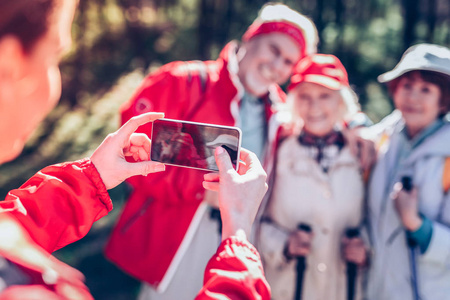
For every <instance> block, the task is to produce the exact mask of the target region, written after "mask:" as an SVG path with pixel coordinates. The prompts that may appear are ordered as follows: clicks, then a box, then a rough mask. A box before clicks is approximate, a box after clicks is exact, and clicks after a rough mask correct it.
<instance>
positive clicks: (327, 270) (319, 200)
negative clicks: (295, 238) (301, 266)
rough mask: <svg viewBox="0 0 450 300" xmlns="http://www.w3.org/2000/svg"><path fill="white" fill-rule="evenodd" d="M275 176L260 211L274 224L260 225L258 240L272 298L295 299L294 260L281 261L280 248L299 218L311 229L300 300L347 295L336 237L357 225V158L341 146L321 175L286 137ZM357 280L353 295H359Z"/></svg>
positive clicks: (360, 187)
mask: <svg viewBox="0 0 450 300" xmlns="http://www.w3.org/2000/svg"><path fill="white" fill-rule="evenodd" d="M275 175H276V177H275V182H274V186H273V191H272V194H271V198H270V200H269V203H268V205H267V208H266V211H265V215H266V216H269V217H270V218H271V219H272V220H273V221H274V223H276V225H275V224H270V223H262V224H261V227H260V231H259V235H258V241H257V245H258V246H259V251H260V253H261V255H262V258H263V262H264V264H265V266H264V269H265V272H266V277H267V280H268V282H269V284H270V286H271V288H272V297H273V299H275V300H285V299H293V298H294V293H295V285H296V269H295V268H296V261H295V260H291V261H286V259H285V257H284V255H283V248H284V246H285V244H286V242H287V238H288V235H289V233H290V232H291V231H293V230H295V229H296V227H297V224H299V223H301V222H303V223H308V224H309V225H310V226H311V227H312V230H313V232H314V237H313V242H312V249H311V250H312V251H311V254H310V255H309V256H308V257H307V265H308V267H307V269H306V271H305V276H304V283H303V298H302V299H303V300H312V299H315V300H330V299H335V300H341V299H342V300H344V299H346V264H345V262H344V261H343V259H342V253H341V238H342V237H343V235H344V234H345V230H346V229H347V228H349V227H357V226H359V225H360V223H361V220H362V212H363V197H364V196H363V192H364V188H363V181H362V177H361V174H360V170H359V165H358V162H357V160H356V158H355V157H353V156H352V155H351V153H350V150H349V149H348V148H347V147H344V148H343V149H342V150H341V152H340V154H339V156H338V158H337V159H336V161H335V163H334V165H333V166H332V167H331V168H330V170H329V172H328V174H326V173H324V172H323V171H322V169H321V168H320V166H319V165H318V164H317V163H316V161H314V160H312V159H310V158H309V157H308V155H307V152H306V149H305V147H303V146H301V145H300V144H299V143H298V141H297V138H296V137H291V138H289V139H287V140H286V141H285V142H283V143H282V144H281V146H280V149H279V152H278V161H277V166H276V174H275ZM359 277H361V276H359ZM358 281H359V283H358V285H357V297H356V298H355V299H360V295H361V285H360V281H361V280H360V278H359V279H358Z"/></svg>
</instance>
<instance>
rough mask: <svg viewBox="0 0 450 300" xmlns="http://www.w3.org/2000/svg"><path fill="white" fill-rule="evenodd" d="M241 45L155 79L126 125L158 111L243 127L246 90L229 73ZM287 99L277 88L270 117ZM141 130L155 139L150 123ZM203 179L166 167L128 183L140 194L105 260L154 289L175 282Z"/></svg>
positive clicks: (126, 110) (136, 99)
mask: <svg viewBox="0 0 450 300" xmlns="http://www.w3.org/2000/svg"><path fill="white" fill-rule="evenodd" d="M236 46H237V45H236V44H235V43H234V42H232V43H230V44H228V45H227V46H226V47H225V48H224V50H223V51H222V52H221V55H220V57H219V59H217V60H216V61H207V62H181V61H178V62H173V63H169V64H167V65H164V66H163V67H161V68H160V69H159V70H157V71H156V72H154V73H152V74H150V75H149V76H148V77H146V78H145V80H144V82H143V83H142V85H141V87H140V88H139V89H138V90H137V92H136V93H135V95H134V96H133V97H132V98H131V99H130V101H129V102H127V103H125V104H124V105H123V106H122V108H121V114H122V123H125V122H126V121H127V120H129V119H130V118H131V117H133V116H136V115H139V114H142V113H144V112H148V111H156V112H164V113H165V116H166V117H167V118H171V119H181V120H187V121H198V122H204V123H213V124H220V125H231V126H233V125H236V121H237V120H238V118H239V101H240V99H241V97H242V95H243V93H244V90H243V87H242V85H241V84H240V83H239V80H238V77H237V75H236V74H235V73H233V72H230V71H229V69H230V68H231V69H232V68H237V59H236V56H235V50H236ZM284 97H285V95H284V93H283V92H282V90H281V89H280V88H279V87H278V86H274V87H273V89H271V92H270V94H268V96H267V97H265V103H266V108H267V109H266V115H267V119H268V120H269V118H270V117H271V116H272V114H273V112H274V111H273V110H274V106H273V105H272V103H273V102H274V101H275V102H277V101H284ZM139 131H140V132H144V133H146V134H147V135H149V136H151V124H149V125H144V126H142V127H141V128H140V129H139ZM269 131H270V129H269ZM272 139H273V138H272ZM270 140H271V137H270V136H269V141H270ZM271 144H274V143H271ZM269 148H271V149H272V147H269ZM272 150H273V149H272ZM271 157H272V155H271ZM204 174H205V172H203V171H199V170H191V169H185V168H177V167H171V166H167V168H166V171H165V172H164V174H154V175H151V176H147V177H143V176H137V177H133V178H131V179H130V180H128V182H129V183H130V184H131V185H132V187H133V191H132V194H131V195H130V197H129V199H128V202H127V204H126V206H125V208H124V211H123V213H122V215H121V217H120V219H119V221H118V223H117V225H116V227H115V228H114V230H113V233H112V236H111V239H110V241H109V243H108V245H107V247H106V256H107V257H108V258H109V259H111V260H112V261H113V262H114V263H116V264H117V265H118V266H119V267H121V268H122V269H123V270H125V271H126V272H128V273H129V274H131V275H133V276H134V277H136V278H138V279H140V280H144V281H146V282H148V283H150V284H152V285H153V286H155V287H157V286H158V285H159V284H160V283H161V281H162V280H163V279H164V280H165V281H166V280H170V274H168V273H170V272H167V271H168V269H169V266H171V264H172V263H173V258H174V257H175V255H176V254H177V256H180V255H183V253H179V252H178V250H179V246H180V244H181V243H182V242H183V243H184V244H186V243H187V244H188V243H189V242H190V239H191V238H192V235H189V234H188V235H186V232H187V231H188V229H189V227H190V226H191V225H192V224H196V222H194V221H193V218H194V215H195V218H197V217H198V215H199V214H197V215H196V212H197V209H198V208H199V204H200V203H201V201H202V200H203V195H204V188H203V187H202V181H203V175H204ZM189 232H195V230H194V231H193V230H190V231H189ZM180 249H182V248H180ZM180 251H182V250H180ZM174 268H175V269H176V266H175V267H174V266H172V267H171V269H172V270H173V269H174ZM168 277H169V279H168ZM166 282H167V281H166Z"/></svg>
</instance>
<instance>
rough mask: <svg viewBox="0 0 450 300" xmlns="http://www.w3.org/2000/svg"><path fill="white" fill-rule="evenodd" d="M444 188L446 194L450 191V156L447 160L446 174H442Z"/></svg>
mask: <svg viewBox="0 0 450 300" xmlns="http://www.w3.org/2000/svg"><path fill="white" fill-rule="evenodd" d="M442 188H443V189H444V193H445V194H446V193H447V192H448V191H449V190H450V156H449V157H447V158H446V159H445V163H444V172H443V173H442Z"/></svg>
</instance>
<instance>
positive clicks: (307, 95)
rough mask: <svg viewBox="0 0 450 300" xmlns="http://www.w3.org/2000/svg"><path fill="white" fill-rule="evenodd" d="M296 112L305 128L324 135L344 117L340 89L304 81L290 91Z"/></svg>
mask: <svg viewBox="0 0 450 300" xmlns="http://www.w3.org/2000/svg"><path fill="white" fill-rule="evenodd" d="M288 97H289V101H292V103H293V108H294V113H295V114H296V116H298V117H300V118H301V119H302V120H303V123H304V124H303V129H304V130H306V131H308V132H309V133H311V134H313V135H316V136H318V137H322V136H325V135H327V134H328V133H330V132H331V131H332V130H333V128H334V126H335V125H336V123H337V122H339V121H340V120H341V119H342V117H343V111H344V104H343V101H342V97H341V94H340V93H339V91H335V90H331V89H329V88H326V87H324V86H321V85H318V84H315V83H309V82H303V83H300V84H299V85H297V86H296V87H295V88H294V89H293V90H292V91H290V92H289V95H288Z"/></svg>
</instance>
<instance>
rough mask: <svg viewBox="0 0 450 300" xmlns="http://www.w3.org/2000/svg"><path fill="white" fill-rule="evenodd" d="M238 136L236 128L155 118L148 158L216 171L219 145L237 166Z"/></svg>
mask: <svg viewBox="0 0 450 300" xmlns="http://www.w3.org/2000/svg"><path fill="white" fill-rule="evenodd" d="M239 135H240V132H239V131H238V130H236V129H235V128H228V127H218V126H214V125H207V124H197V123H186V122H180V121H178V122H177V121H174V120H167V119H162V120H157V121H155V122H154V123H153V133H152V150H151V159H152V160H153V161H159V162H162V163H166V164H172V165H178V166H185V167H191V168H199V169H208V170H218V167H217V164H216V161H215V159H214V150H215V149H216V148H217V147H219V146H221V147H223V148H224V149H225V150H226V151H227V152H228V154H229V155H230V158H231V161H232V163H233V164H234V166H236V163H237V161H238V157H237V156H238V150H239V137H240V136H239Z"/></svg>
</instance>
